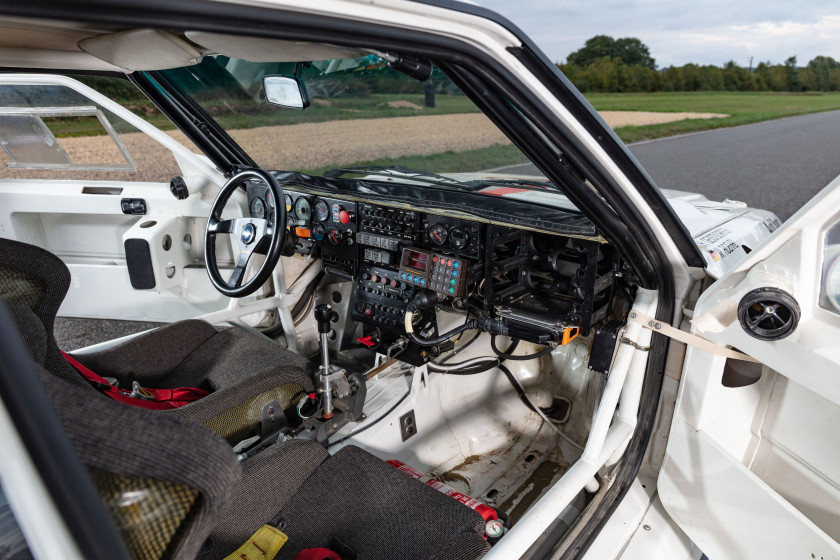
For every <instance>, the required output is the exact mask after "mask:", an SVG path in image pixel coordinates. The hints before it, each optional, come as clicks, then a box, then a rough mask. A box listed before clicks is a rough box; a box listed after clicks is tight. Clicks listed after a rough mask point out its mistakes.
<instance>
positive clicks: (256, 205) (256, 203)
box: [251, 196, 265, 220]
mask: <svg viewBox="0 0 840 560" xmlns="http://www.w3.org/2000/svg"><path fill="white" fill-rule="evenodd" d="M251 217H252V218H259V219H261V220H264V219H265V203H264V202H263V201H262V199H261V198H258V197H256V196H255V197H254V198H253V199H251Z"/></svg>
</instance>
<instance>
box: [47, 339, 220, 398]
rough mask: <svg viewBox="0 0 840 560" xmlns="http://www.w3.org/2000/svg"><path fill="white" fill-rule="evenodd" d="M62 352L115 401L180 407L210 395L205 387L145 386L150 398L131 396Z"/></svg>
mask: <svg viewBox="0 0 840 560" xmlns="http://www.w3.org/2000/svg"><path fill="white" fill-rule="evenodd" d="M61 354H62V355H63V356H64V358H65V359H66V360H67V361H68V362H70V365H71V366H73V367H74V368H75V370H76V371H78V372H79V373H81V374H82V377H84V378H85V379H87V380H88V381H89V382H90V383H92V384H93V385H95V386H96V387H97V388H98V389H100V390H101V391H102V392H103V393H104V394H106V395H108V396H109V397H111V398H112V399H114V400H115V401H120V402H123V403H126V404H130V405H133V406H139V407H140V408H148V409H150V410H166V409H170V408H178V407H181V406H184V405H185V404H190V403H191V402H193V401H197V400H198V399H200V398H201V397H206V396H207V395H208V393H207V391H205V390H204V389H198V388H196V387H178V388H177V389H146V388H143V389H141V391H142V392H143V394H144V395H145V396H146V397H148V398H143V397H133V396H131V391H127V390H125V389H120V388H119V387H114V386H113V385H111V384H110V383H108V381H107V380H106V379H105V378H104V377H101V376H99V375H97V374H95V373H94V372H92V371H91V370H89V369H88V368H86V367H85V366H84V365H82V364H81V363H80V362H79V361H78V360H76V359H75V358H73V357H72V356H71V355H70V354H67V353H66V352H61Z"/></svg>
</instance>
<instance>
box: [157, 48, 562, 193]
mask: <svg viewBox="0 0 840 560" xmlns="http://www.w3.org/2000/svg"><path fill="white" fill-rule="evenodd" d="M162 74H163V75H164V76H165V77H166V79H167V80H168V81H169V82H170V83H171V84H173V85H174V86H175V87H177V88H178V89H180V90H181V91H182V92H183V93H185V94H187V95H189V96H191V97H192V98H193V99H195V100H196V101H197V102H198V103H199V104H200V105H201V106H202V107H203V108H204V110H205V111H206V112H207V113H208V114H210V116H212V117H213V119H214V120H216V122H218V123H219V125H220V126H222V128H224V129H225V131H226V132H227V133H228V134H229V135H230V136H231V137H232V138H233V139H234V141H236V142H237V143H238V144H239V145H240V146H241V147H242V148H243V149H244V150H245V152H247V153H248V154H249V155H250V156H251V158H252V159H253V160H254V161H255V162H256V163H257V164H258V165H259V166H260V167H262V168H264V169H274V170H288V171H300V172H303V173H307V174H310V175H325V174H326V175H327V176H340V175H356V176H359V175H364V176H368V177H371V178H377V177H383V178H384V177H386V176H391V178H392V179H393V176H395V175H397V176H400V177H401V178H402V179H405V178H406V177H407V176H409V177H411V179H412V181H411V183H412V184H416V185H423V186H429V187H435V188H455V189H459V190H470V191H473V192H482V193H485V194H491V195H496V196H499V195H505V196H511V195H512V196H524V198H526V199H527V198H529V197H533V198H534V200H533V201H532V202H540V203H543V204H544V203H546V202H548V201H547V200H543V199H544V198H545V196H544V193H535V192H533V191H535V190H540V191H548V193H549V194H550V195H551V196H550V197H549V198H552V199H557V200H556V201H554V202H555V203H556V204H562V205H563V206H565V207H569V206H570V205H569V204H568V203H567V202H565V201H563V202H561V201H560V199H561V198H564V197H561V196H560V195H559V193H558V192H557V191H556V189H554V187H553V186H552V185H551V184H550V183H548V182H547V181H546V180H545V179H544V178H543V177H541V175H542V174H541V173H540V172H539V171H538V170H537V168H536V167H534V166H533V165H531V164H530V163H528V159H527V158H526V157H525V156H524V155H523V154H522V152H520V151H519V149H518V148H516V147H515V146H514V145H513V144H512V143H511V142H510V140H509V139H508V138H507V137H506V136H505V135H504V134H503V133H502V132H501V131H500V130H499V129H498V128H497V127H496V126H495V125H494V124H493V123H492V122H491V121H490V119H489V118H487V117H486V116H485V115H484V114H483V113H482V112H481V111H480V110H479V109H478V107H476V106H475V104H473V103H472V101H471V100H470V99H469V98H468V97H467V96H466V95H464V94H463V93H462V92H461V90H460V89H458V87H457V86H456V85H455V84H454V83H453V82H452V81H451V80H450V79H449V78H448V77H447V76H446V75H445V74H443V72H441V71H440V70H439V69H437V68H434V69H433V71H432V75H431V78H430V79H429V80H427V81H426V82H420V81H418V80H416V79H414V78H411V77H409V76H407V75H405V74H403V73H401V72H398V71H396V70H394V69H392V68H391V67H389V65H388V63H387V62H386V61H385V60H384V59H383V58H380V57H379V56H376V55H373V54H370V55H365V56H359V57H357V58H345V59H337V60H321V61H313V62H271V63H265V62H261V63H255V62H249V61H246V60H241V59H237V58H231V57H228V56H221V55H216V56H206V57H204V58H203V59H202V61H201V62H200V63H199V64H196V65H193V66H187V67H183V68H176V69H171V70H165V71H163V72H162ZM269 75H286V76H292V75H296V76H298V77H300V78H301V80H302V81H303V83H304V84H305V88H306V91H307V93H308V96H309V100H310V106H309V107H308V108H306V109H305V110H299V109H288V108H282V107H279V106H277V105H272V104H270V103H268V102H267V101H266V100H265V93H264V91H263V78H264V77H265V76H269ZM479 172H483V173H481V174H479ZM453 173H455V174H459V173H460V174H466V175H452V174H453ZM488 173H489V175H490V176H492V177H493V185H492V186H491V185H488V182H487V180H486V177H487V176H488ZM441 174H445V175H446V176H445V177H444V176H441ZM525 177H527V180H525V181H523V180H522V179H523V178H525ZM508 182H510V184H508ZM500 185H503V186H504V188H505V189H506V190H504V191H502V192H500V191H499V186H500ZM537 195H543V196H539V197H538V196H537Z"/></svg>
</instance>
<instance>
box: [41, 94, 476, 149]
mask: <svg viewBox="0 0 840 560" xmlns="http://www.w3.org/2000/svg"><path fill="white" fill-rule="evenodd" d="M394 101H407V102H409V103H413V104H414V105H416V106H417V107H419V108H414V107H390V106H389V105H388V102H394ZM124 106H125V107H126V108H127V109H128V110H130V111H132V112H134V113H137V114H138V115H140V116H141V117H143V118H144V119H145V120H147V121H148V122H150V123H151V124H153V125H154V126H156V127H158V128H160V129H161V130H172V129H174V128H175V127H174V126H173V125H172V123H171V122H170V121H169V119H167V118H166V117H164V116H163V115H162V114H161V113H160V112H158V111H157V109H156V108H155V107H154V105H152V104H151V103H150V102H145V101H136V100H134V101H132V102H126V103H124ZM205 109H206V110H207V112H208V113H210V115H211V116H212V117H213V118H214V119H215V120H216V121H217V122H218V123H219V124H220V125H221V126H222V128H224V129H225V130H237V129H243V128H256V127H260V126H278V125H289V124H302V123H319V122H327V121H337V120H348V119H381V118H387V117H413V116H418V115H451V114H456V113H477V112H478V111H479V110H478V108H477V107H476V106H475V105H474V104H473V103H472V102H471V101H470V100H469V99H468V98H467V97H466V96H464V95H442V94H438V95H436V96H435V106H434V107H425V106H424V97H423V94H371V95H369V96H368V97H343V98H342V97H337V98H333V99H330V100H328V101H327V100H319V99H313V100H312V105H311V106H310V107H309V108H307V109H305V110H303V111H301V110H296V109H283V108H280V107H276V106H274V105H266V104H263V105H257V104H255V103H254V102H252V101H244V102H243V101H241V100H229V99H216V100H212V101H209V102H207V103H206V105H205ZM55 121H56V122H55V123H54V124H51V125H50V129H51V130H52V131H53V134H55V136H56V137H58V138H68V137H74V136H92V135H97V134H102V133H103V130H102V127H101V126H99V124H98V123H96V122H95V121H93V120H92V119H89V120H82V119H55Z"/></svg>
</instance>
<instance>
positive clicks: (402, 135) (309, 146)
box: [0, 111, 728, 182]
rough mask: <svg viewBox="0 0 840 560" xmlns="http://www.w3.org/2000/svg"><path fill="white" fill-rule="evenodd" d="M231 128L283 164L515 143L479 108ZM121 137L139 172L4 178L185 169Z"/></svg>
mask: <svg viewBox="0 0 840 560" xmlns="http://www.w3.org/2000/svg"><path fill="white" fill-rule="evenodd" d="M601 116H602V117H603V118H604V120H605V121H606V122H607V124H609V125H610V126H611V127H613V128H618V127H621V126H628V125H633V126H639V125H646V124H659V123H665V122H673V121H678V120H685V119H708V118H717V117H726V116H728V115H721V114H715V113H653V112H642V111H603V112H601ZM229 133H230V135H231V136H232V137H233V139H234V140H235V141H237V142H238V143H239V144H240V145H242V146H243V147H244V148H245V150H246V151H247V152H248V153H249V154H250V155H251V157H253V158H254V160H255V161H256V162H257V163H258V164H259V165H260V166H262V167H264V168H267V169H283V170H296V169H311V168H317V167H322V166H335V167H338V166H342V165H350V164H354V163H358V162H362V161H370V160H375V159H379V158H397V157H401V156H406V155H429V154H436V153H441V152H447V151H453V152H464V151H468V150H475V149H478V148H486V147H488V146H492V145H494V144H508V143H510V141H509V140H508V139H507V137H505V135H504V134H502V133H501V131H499V129H498V128H496V126H495V125H494V124H493V123H492V122H490V120H489V119H488V118H487V117H485V116H484V115H483V114H480V113H465V114H452V115H427V116H415V117H395V118H384V119H353V120H344V121H331V122H323V123H305V124H294V125H286V126H267V127H260V128H250V129H241V130H232V131H229ZM167 134H168V135H169V136H171V137H172V138H173V139H175V140H176V141H178V142H180V143H182V144H184V145H186V146H187V147H189V148H190V149H192V150H193V151H196V152H197V151H198V150H197V149H196V148H195V146H193V144H192V143H191V142H189V140H187V138H186V136H184V134H183V133H181V132H180V131H169V132H167ZM120 138H121V139H122V142H123V143H124V144H125V146H126V147H127V148H128V151H129V153H130V154H131V155H132V157H133V159H134V162H135V164H136V166H137V171H136V172H125V171H90V170H86V171H66V170H65V171H59V170H49V171H46V170H45V171H28V170H18V169H9V168H6V166H5V165H4V163H5V162H4V161H3V159H4V158H5V154H4V153H3V152H2V151H0V169H2V172H0V178H44V179H86V180H99V179H102V180H105V179H107V180H126V181H155V182H169V179H170V178H171V177H172V176H174V175H177V174H178V167H177V165H176V164H175V161H174V159H173V158H172V157H171V154H169V152H168V150H166V149H164V148H162V146H160V145H159V144H157V143H156V142H155V141H154V140H152V139H151V138H149V137H147V136H146V135H145V134H142V133H139V132H138V133H129V134H122V135H121V136H120ZM59 142H60V143H61V145H62V146H63V147H64V149H65V151H66V152H67V154H68V155H69V156H70V157H71V158H72V159H73V160H74V161H77V162H80V163H85V164H91V163H96V162H101V163H107V164H110V165H113V164H115V163H123V164H124V163H125V162H124V161H123V160H122V157H121V155H120V154H119V152H118V151H117V150H115V148H114V144H113V142H112V140H111V138H110V137H108V136H87V137H78V138H61V139H60V140H59ZM97 154H98V155H97Z"/></svg>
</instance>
